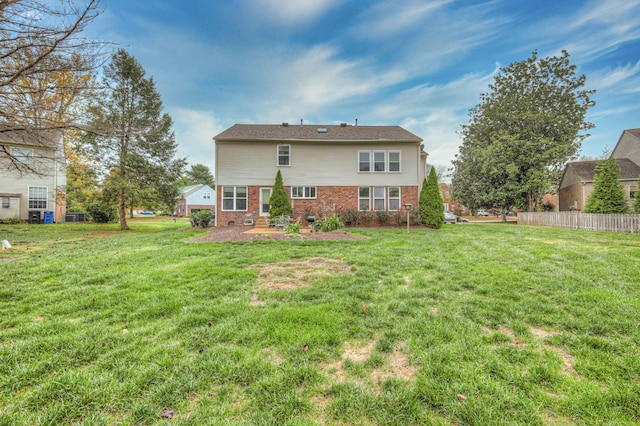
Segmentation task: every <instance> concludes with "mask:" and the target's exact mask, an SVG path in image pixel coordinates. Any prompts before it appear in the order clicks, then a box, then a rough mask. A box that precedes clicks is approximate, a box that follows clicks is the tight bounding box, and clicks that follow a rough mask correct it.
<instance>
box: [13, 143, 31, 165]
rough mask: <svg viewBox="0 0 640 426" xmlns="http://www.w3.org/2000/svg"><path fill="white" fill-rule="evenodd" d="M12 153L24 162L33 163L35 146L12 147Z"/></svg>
mask: <svg viewBox="0 0 640 426" xmlns="http://www.w3.org/2000/svg"><path fill="white" fill-rule="evenodd" d="M11 155H12V156H13V158H15V159H16V160H17V161H19V162H21V163H22V164H33V148H20V147H15V146H12V147H11Z"/></svg>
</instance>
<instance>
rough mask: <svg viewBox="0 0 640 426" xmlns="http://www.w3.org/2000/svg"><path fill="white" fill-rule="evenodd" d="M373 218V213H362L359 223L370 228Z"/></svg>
mask: <svg viewBox="0 0 640 426" xmlns="http://www.w3.org/2000/svg"><path fill="white" fill-rule="evenodd" d="M375 217H376V215H375V214H374V213H373V212H362V213H361V214H360V221H361V222H362V223H363V224H364V226H370V225H371V222H373V219H375Z"/></svg>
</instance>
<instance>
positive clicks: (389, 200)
mask: <svg viewBox="0 0 640 426" xmlns="http://www.w3.org/2000/svg"><path fill="white" fill-rule="evenodd" d="M392 189H397V190H398V196H397V197H392V196H391V190H392ZM387 193H388V196H387V210H388V211H390V212H397V211H400V210H402V207H401V206H402V188H400V187H399V186H389V187H388V188H387ZM392 200H398V208H396V209H394V208H391V201H392Z"/></svg>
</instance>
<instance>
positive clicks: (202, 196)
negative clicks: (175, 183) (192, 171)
mask: <svg viewBox="0 0 640 426" xmlns="http://www.w3.org/2000/svg"><path fill="white" fill-rule="evenodd" d="M180 194H181V198H180V199H179V200H178V204H177V206H176V216H181V217H185V216H188V215H190V214H191V213H195V212H197V211H198V210H203V209H207V210H213V211H215V209H216V204H215V202H216V191H215V189H212V188H211V187H210V186H209V185H205V184H202V183H201V184H198V185H190V186H185V187H183V188H180Z"/></svg>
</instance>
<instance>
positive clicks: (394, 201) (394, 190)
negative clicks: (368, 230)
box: [389, 186, 400, 210]
mask: <svg viewBox="0 0 640 426" xmlns="http://www.w3.org/2000/svg"><path fill="white" fill-rule="evenodd" d="M389 210H400V188H399V187H397V186H390V187H389Z"/></svg>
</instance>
